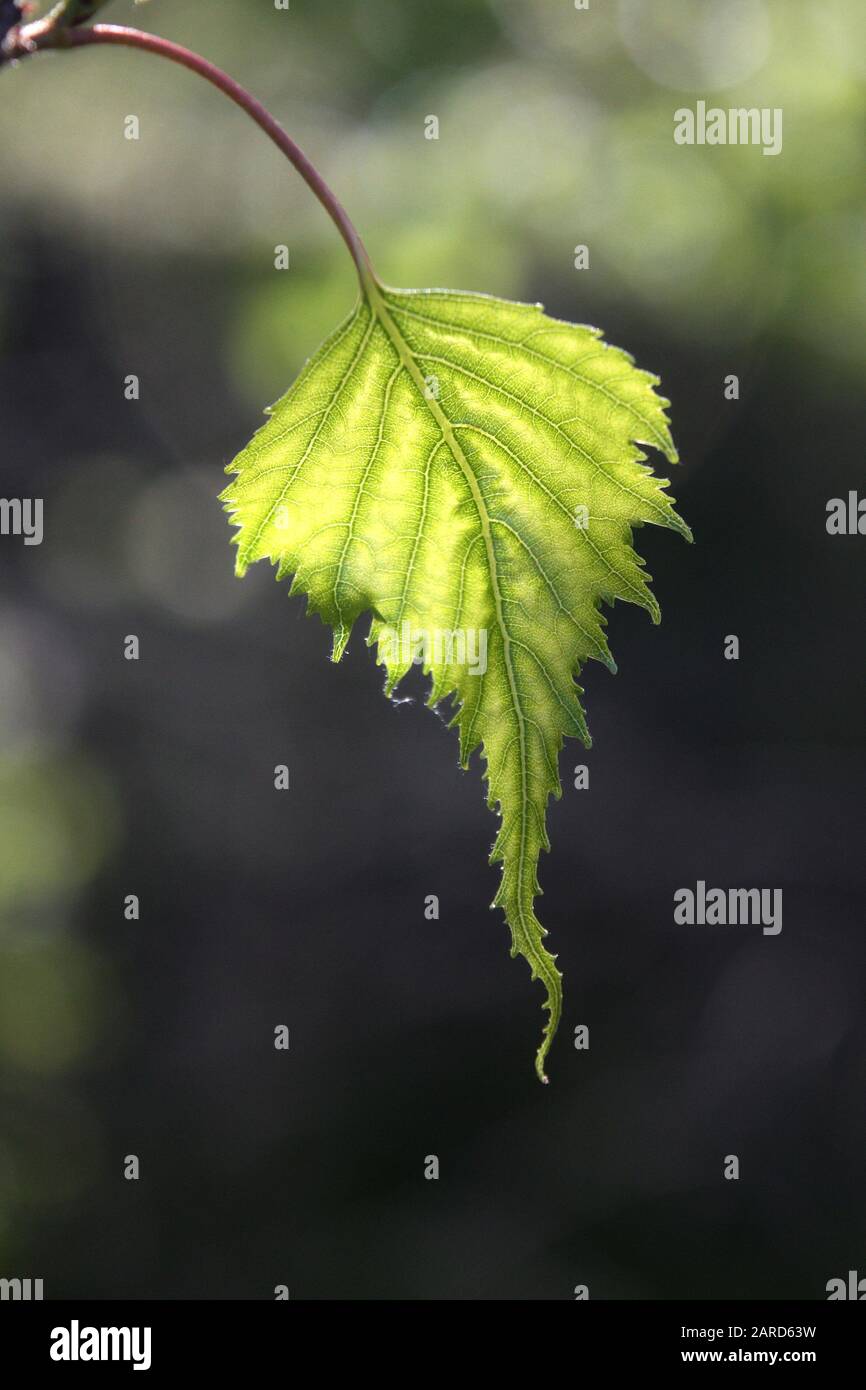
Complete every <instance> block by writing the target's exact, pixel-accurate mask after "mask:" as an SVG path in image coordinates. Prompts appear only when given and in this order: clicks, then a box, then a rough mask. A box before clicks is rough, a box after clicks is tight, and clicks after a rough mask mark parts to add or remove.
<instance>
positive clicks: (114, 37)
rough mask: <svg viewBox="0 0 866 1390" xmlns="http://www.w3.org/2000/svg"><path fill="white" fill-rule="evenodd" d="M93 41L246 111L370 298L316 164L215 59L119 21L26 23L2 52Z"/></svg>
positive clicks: (345, 225)
mask: <svg viewBox="0 0 866 1390" xmlns="http://www.w3.org/2000/svg"><path fill="white" fill-rule="evenodd" d="M49 18H50V17H49ZM10 37H12V36H10ZM93 45H112V46H115V47H121V48H138V49H141V50H142V51H143V52H145V53H154V54H156V55H157V57H160V58H167V59H168V61H169V62H171V63H178V64H179V65H180V66H181V67H184V68H188V69H189V71H190V72H195V73H198V75H199V77H203V78H204V79H205V81H206V82H210V84H211V86H213V87H216V88H217V89H218V91H221V92H223V93H224V94H225V96H227V97H228V98H229V100H230V101H233V102H234V103H235V105H236V106H239V107H240V108H241V110H242V111H245V112H246V114H247V115H248V116H249V117H250V118H251V120H253V121H255V123H256V125H257V126H258V127H259V128H260V130H263V131H264V132H265V134H266V135H267V136H268V137H269V139H271V140H272V141H273V143H274V144H275V145H276V146H277V149H279V150H281V151H282V153H283V154H284V155H285V156H286V159H288V161H289V163H290V164H292V165H293V166H294V168H295V169H297V171H298V173H299V174H300V175H301V178H302V179H303V180H304V182H305V183H306V184H307V186H308V188H310V189H311V190H312V192H313V193H314V194H315V196H316V197H317V198H318V200H319V202H320V203H321V204H322V207H323V208H324V209H325V211H326V212H327V214H328V216H329V217H330V218H331V220H332V221H333V222H334V224H335V226H336V227H337V230H338V231H339V233H340V235H341V237H342V238H343V240H344V242H345V243H346V246H347V247H348V248H349V254H350V255H351V257H352V260H353V261H354V263H355V268H356V270H357V272H358V278H359V280H360V282H361V290H362V292H363V294H364V295H365V297H367V298H369V296H370V291H371V289H372V288H373V287H374V286H375V284H376V277H375V275H374V273H373V268H372V266H371V264H370V258H369V256H368V255H367V251H366V248H365V246H364V243H363V242H362V240H361V238H360V236H359V235H358V232H357V231H356V229H355V227H354V225H353V223H352V221H351V219H350V217H349V215H348V213H347V212H346V209H345V208H344V207H343V205H342V203H341V202H340V201H339V199H338V198H337V196H336V194H334V193H333V192H332V191H331V189H330V188H329V187H328V185H327V183H326V182H325V180H324V179H323V178H322V175H321V174H320V173H319V171H318V169H316V167H315V165H314V164H312V163H311V161H310V160H309V159H308V158H307V156H306V155H305V154H304V152H303V150H302V149H300V147H299V146H298V145H296V144H295V141H294V140H293V139H292V138H291V136H290V135H288V134H287V133H286V131H285V130H283V127H282V126H281V125H280V123H279V121H277V120H276V119H275V118H274V117H273V116H272V115H271V113H270V112H269V111H268V110H267V108H266V107H264V106H263V105H262V103H261V102H260V101H259V100H258V99H257V98H256V97H254V96H253V95H252V93H250V92H248V91H247V90H246V88H245V87H242V86H241V84H240V83H239V82H236V81H235V79H234V78H233V77H230V76H229V74H228V73H227V72H223V70H222V68H218V67H217V66H216V64H215V63H211V62H210V61H209V60H208V59H207V58H202V57H201V56H200V55H199V54H198V53H194V52H193V51H192V49H189V48H184V47H183V45H182V44H179V43H172V42H171V40H170V39H164V38H160V36H159V35H158V34H148V33H145V32H144V30H142V29H132V28H129V27H128V26H126V25H121V24H94V25H93V26H92V27H90V28H66V27H56V26H50V25H48V24H47V22H46V21H44V20H43V21H41V22H40V23H38V24H33V25H27V26H24V27H23V28H21V29H19V30H18V31H17V36H16V37H15V39H14V41H13V42H12V43H11V44H10V45H9V46H8V47H7V49H6V52H5V56H6V57H7V58H12V59H16V58H18V59H20V58H26V57H29V56H31V55H32V54H34V53H37V52H40V51H41V50H42V49H48V48H54V49H57V48H60V49H64V48H88V47H91V46H93Z"/></svg>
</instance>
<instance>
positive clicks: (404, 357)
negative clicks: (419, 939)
mask: <svg viewBox="0 0 866 1390" xmlns="http://www.w3.org/2000/svg"><path fill="white" fill-rule="evenodd" d="M366 293H367V298H368V302H369V304H370V309H371V311H372V313H373V316H374V317H375V318H377V319H378V320H379V322H380V323H381V325H382V327H383V328H384V330H385V332H386V333H387V335H388V338H389V339H390V341H391V344H392V346H393V348H394V350H395V351H396V353H397V356H398V358H399V359H400V362H401V363H402V365H403V367H404V368H405V370H406V371H407V373H408V374H409V377H410V378H411V380H412V381H413V382H414V384H415V386H416V388H417V390H418V394H419V396H420V398H421V400H422V401H423V402H424V404H425V405H426V406H427V408H428V410H429V411H430V414H431V415H432V416H433V419H434V420H435V422H436V425H437V427H438V429H439V431H440V433H441V435H442V437H443V439H444V440H445V443H446V444H447V446H448V448H449V449H450V451H451V454H452V456H453V458H454V460H455V462H456V463H457V464H458V466H459V468H460V470H461V472H462V473H463V476H464V478H465V480H466V483H467V486H468V487H469V490H470V492H471V494H472V499H473V501H474V503H475V509H476V511H477V513H478V520H479V522H480V524H481V531H482V535H483V538H484V549H485V553H486V555H487V568H488V571H489V574H490V586H491V589H492V592H493V602H494V608H495V611H496V622H497V625H498V627H499V633H500V637H501V639H502V655H503V660H504V662H505V670H506V674H507V677H508V686H509V691H510V693H511V702H512V706H513V708H514V713H515V716H516V719H517V727H518V734H519V739H520V850H519V853H518V859H517V911H518V914H519V920H520V926H521V930H522V933H523V938H524V943H525V947H526V952H527V954H529V955H531V958H532V961H533V963H534V966H535V969H536V970H537V971H538V974H539V976H540V977H541V978H542V979H543V980H544V982H545V984H546V986H547V990H548V994H549V999H550V1018H549V1020H548V1024H547V1028H546V1029H545V1037H546V1036H547V1034H548V1033H550V1032H555V1030H556V1025H557V1023H558V1021H559V1012H560V1003H559V999H560V987H559V974H558V972H557V970H556V969H555V967H552V960H551V957H550V956H549V953H548V952H546V951H545V950H544V948H543V947H541V950H540V952H539V950H538V949H537V947H536V944H535V942H534V941H533V939H532V933H531V930H529V929H528V928H527V923H526V918H525V911H524V905H523V896H524V895H523V876H524V870H525V867H526V866H525V860H526V812H527V805H528V802H529V796H528V788H527V778H528V767H527V747H526V717H525V715H524V713H523V707H522V705H521V703H520V696H519V693H518V689H517V679H516V676H515V672H514V665H513V662H512V660H511V636H510V633H509V631H508V626H507V624H506V622H505V615H504V612H503V607H502V592H501V589H500V587H499V569H498V565H497V561H496V549H495V546H494V543H493V530H492V526H491V517H490V513H489V511H488V510H487V503H486V502H485V500H484V494H483V493H482V491H481V488H480V487H479V485H478V478H477V477H476V474H475V470H474V469H473V467H472V465H471V464H470V462H469V460H468V458H467V457H466V455H465V453H464V451H463V448H462V447H461V445H460V444H459V442H458V440H457V437H456V435H455V433H454V428H453V426H452V424H451V421H450V420H449V419H448V417H447V415H446V414H445V412H444V411H443V410H442V408H441V406H440V405H439V402H438V401H437V400H436V398H435V396H433V395H432V393H430V392H429V391H428V390H427V389H426V382H425V381H424V377H423V376H422V374H421V369H420V367H419V366H418V362H417V360H416V358H415V354H414V353H413V351H412V349H411V348H410V347H409V344H408V343H407V342H406V339H405V338H404V337H403V334H402V333H401V332H400V329H399V328H398V326H397V324H396V322H395V321H394V318H393V316H392V315H391V313H390V311H389V309H388V305H387V303H386V301H385V298H384V296H383V295H382V293H381V290H380V287H379V286H378V284H371V285H369V286H367V287H366ZM545 956H547V958H548V960H551V966H548V964H547V960H545ZM543 1046H544V1044H542V1047H543ZM542 1062H543V1056H541V1055H540V1056H539V1058H538V1059H537V1066H538V1070H539V1074H540V1075H541V1076H542V1079H546V1078H544V1076H543V1072H542V1071H541V1064H542Z"/></svg>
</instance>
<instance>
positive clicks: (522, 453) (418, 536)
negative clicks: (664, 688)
mask: <svg viewBox="0 0 866 1390" xmlns="http://www.w3.org/2000/svg"><path fill="white" fill-rule="evenodd" d="M656 384H657V381H656V378H655V377H653V376H651V375H649V374H648V373H647V372H644V371H641V370H639V369H638V368H637V367H635V365H634V363H633V361H632V359H631V357H629V356H628V355H627V354H626V353H625V352H622V351H620V350H619V349H617V348H614V347H608V346H607V345H606V344H605V343H604V342H603V341H602V339H601V337H600V335H599V332H598V330H596V329H594V328H588V327H584V326H575V325H573V324H569V323H564V322H561V321H558V320H556V319H553V318H550V317H548V316H546V315H545V313H544V311H543V309H542V308H541V306H539V305H530V304H517V303H511V302H509V301H506V300H502V299H494V298H490V297H487V296H484V295H477V294H462V293H457V292H453V291H446V290H391V289H384V288H383V287H382V286H380V285H379V284H378V283H377V282H374V283H372V284H370V285H368V286H367V287H366V288H365V292H364V294H363V295H362V298H361V300H360V302H359V304H358V306H357V307H356V309H355V311H354V312H353V313H352V314H351V315H350V317H349V318H348V319H347V320H346V321H345V322H344V323H343V324H342V325H341V327H340V328H338V329H337V331H336V332H335V333H334V334H333V335H332V336H331V337H330V338H329V339H328V340H327V341H326V342H325V343H324V344H323V346H322V347H321V348H320V349H319V351H318V352H317V353H316V354H315V356H314V357H313V358H312V359H311V360H310V361H309V362H308V363H307V365H306V367H305V368H304V370H303V372H302V373H301V375H300V377H299V378H298V379H297V381H296V382H295V383H294V385H293V386H292V387H291V389H290V390H289V392H288V393H287V395H285V396H284V397H283V398H282V400H280V401H279V402H278V403H277V404H276V405H275V406H273V407H272V409H271V410H270V411H269V418H268V420H267V423H266V424H265V425H264V426H263V427H262V428H261V429H260V430H259V432H258V433H257V434H256V435H255V437H254V438H253V440H252V441H251V443H250V444H249V445H248V447H247V448H246V449H245V450H244V451H243V452H242V453H241V454H240V455H239V456H238V457H237V458H236V459H235V460H234V462H233V463H232V464H231V465H230V467H229V469H228V472H230V473H231V474H232V475H233V481H232V482H231V484H230V485H229V486H228V487H227V488H226V490H225V492H224V493H223V496H222V500H223V502H224V503H225V506H226V508H227V510H228V512H229V514H230V517H231V520H232V522H233V523H234V524H235V525H236V526H237V528H238V530H237V534H236V536H235V537H234V540H235V543H236V545H237V572H238V574H239V575H242V574H243V573H244V572H245V570H246V569H247V567H248V566H249V565H251V564H253V563H254V562H255V561H257V560H263V559H267V560H270V561H272V562H273V563H274V564H275V565H276V567H277V577H278V578H283V577H289V576H291V577H292V586H291V591H292V593H304V594H306V595H307V596H308V599H309V606H310V608H311V609H312V610H314V611H315V612H316V613H318V614H319V615H320V616H321V617H322V618H323V619H324V621H325V622H326V623H328V624H329V625H330V626H331V627H332V628H333V631H334V644H333V659H334V660H335V661H337V660H339V659H340V657H341V656H342V654H343V652H344V650H345V648H346V643H347V642H348V640H349V635H350V633H351V631H352V629H353V626H354V624H355V622H356V621H357V620H358V618H360V617H361V616H362V615H363V614H366V613H369V614H370V615H371V626H370V632H369V637H368V641H369V643H370V644H372V645H375V647H376V649H377V656H378V660H379V662H380V663H381V664H382V665H383V666H384V668H385V685H386V690H387V692H388V693H391V692H393V691H394V689H395V687H396V686H397V684H398V683H399V681H400V680H401V679H402V678H403V676H405V674H406V672H407V671H408V670H409V669H410V667H411V666H412V664H413V662H414V661H415V660H416V658H420V659H421V660H422V661H423V666H424V670H425V671H426V672H427V673H428V674H429V676H430V678H431V689H430V696H429V703H430V704H431V705H435V704H437V703H438V702H440V701H443V700H445V699H446V698H447V697H450V698H451V701H452V708H453V710H454V719H453V722H454V724H456V725H457V727H458V729H459V734H460V759H461V763H462V764H463V766H464V767H465V766H466V764H467V763H468V760H469V757H470V755H471V754H472V752H473V751H474V750H475V749H476V748H478V747H480V748H481V752H482V757H483V759H484V764H485V771H486V778H487V787H488V804H489V805H490V807H491V809H493V810H495V811H496V812H497V813H498V815H499V818H500V824H499V830H498V834H497V836H496V841H495V844H494V846H493V850H492V855H491V860H492V861H493V862H499V863H500V864H501V866H502V877H501V882H500V886H499V890H498V892H497V895H496V898H495V901H494V904H493V905H494V906H499V907H501V908H502V909H503V911H504V913H505V917H506V920H507V922H508V926H509V928H510V930H511V939H512V955H517V954H520V955H522V956H524V957H525V958H526V960H527V961H528V963H529V966H530V970H531V973H532V978H533V979H537V980H540V981H541V983H542V985H543V987H544V990H545V996H546V997H545V1004H544V1007H545V1009H546V1010H547V1014H548V1017H547V1019H546V1023H545V1027H544V1031H543V1036H542V1040H541V1044H540V1046H539V1048H538V1053H537V1056H536V1071H537V1073H538V1076H539V1077H540V1078H541V1080H546V1077H545V1070H544V1068H545V1057H546V1055H547V1052H548V1049H549V1047H550V1043H551V1041H552V1038H553V1035H554V1033H555V1032H556V1028H557V1025H558V1023H559V1020H560V1016H561V1011H562V985H561V976H560V973H559V971H558V970H557V968H556V963H555V959H556V958H555V957H554V956H553V955H551V954H550V953H549V952H548V951H547V949H546V947H545V945H544V938H545V936H546V932H545V930H544V928H543V927H542V926H541V924H540V923H539V921H538V919H537V917H536V915H535V909H534V903H535V899H536V897H537V896H538V894H539V892H540V889H539V885H538V877H537V871H538V860H539V855H540V852H541V850H542V849H548V848H549V842H548V838H547V831H546V828H545V820H546V808H547V801H548V798H549V797H550V796H551V795H553V796H557V797H558V796H559V795H560V794H561V788H560V782H559V775H558V769H557V763H558V755H559V752H560V749H561V747H562V743H563V740H564V738H566V737H569V736H571V737H575V738H578V739H581V740H582V741H583V742H584V743H585V744H586V745H587V746H589V743H590V739H589V734H588V732H587V727H586V720H585V717H584V712H583V708H582V705H581V696H582V693H583V692H582V690H581V687H580V686H579V685H577V684H576V677H577V675H578V674H579V672H580V669H581V667H582V666H583V664H584V662H586V661H587V660H588V659H589V658H594V659H595V660H597V661H600V662H603V663H604V664H605V665H606V666H608V667H609V668H610V669H611V670H612V671H613V670H615V669H616V667H615V665H614V662H613V659H612V657H611V654H610V650H609V648H608V643H607V637H606V634H605V627H606V620H605V618H604V616H603V615H602V612H601V607H602V604H603V603H607V604H612V603H613V602H614V601H615V600H616V599H623V600H625V601H627V602H629V603H636V604H639V605H640V606H641V607H642V608H645V609H646V610H647V612H648V613H649V614H650V616H651V618H652V619H653V621H654V622H657V621H658V620H659V608H658V604H657V602H656V600H655V598H654V597H653V595H652V593H651V591H650V587H649V576H648V575H647V573H646V571H645V569H644V568H643V562H642V560H641V559H640V558H639V557H638V556H637V555H636V553H635V551H634V550H633V548H632V532H633V530H634V528H635V527H636V526H641V525H643V524H644V523H647V522H650V523H652V524H654V525H658V526H666V527H668V528H669V529H671V530H673V531H678V532H679V533H680V534H681V535H682V536H685V537H686V538H690V532H689V529H688V527H687V526H686V525H685V523H684V522H683V521H682V520H681V519H680V517H679V516H678V515H677V513H676V512H675V510H674V508H673V503H672V500H671V498H670V497H669V495H668V493H667V492H666V490H665V489H666V486H667V480H666V479H660V478H657V477H655V476H654V474H653V473H652V471H651V469H650V468H649V466H648V465H647V464H646V462H645V459H646V455H645V454H644V453H643V452H642V449H641V447H640V446H641V445H649V446H652V447H653V448H654V449H656V450H658V451H660V453H662V454H664V455H665V456H666V458H667V459H668V460H669V461H670V462H671V463H674V462H676V458H677V455H676V451H675V449H674V446H673V443H672V440H671V436H670V433H669V429H668V423H667V418H666V415H665V407H666V406H667V401H665V400H664V399H662V398H661V397H660V396H658V395H657V394H656V392H655V390H654V387H655V385H656Z"/></svg>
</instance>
